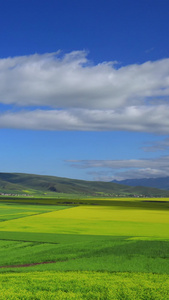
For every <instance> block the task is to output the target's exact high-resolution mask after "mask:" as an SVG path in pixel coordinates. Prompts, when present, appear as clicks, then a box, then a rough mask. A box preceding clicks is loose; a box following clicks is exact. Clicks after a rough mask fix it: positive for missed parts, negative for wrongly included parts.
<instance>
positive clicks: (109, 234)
mask: <svg viewBox="0 0 169 300" xmlns="http://www.w3.org/2000/svg"><path fill="white" fill-rule="evenodd" d="M16 201H17V200H16ZM87 201H88V200H87ZM90 201H93V200H90ZM95 201H97V199H95ZM99 201H104V200H103V199H102V200H99ZM107 202H109V204H108V205H106V206H103V203H102V204H101V205H98V204H97V205H89V203H91V204H92V203H93V202H87V203H84V204H83V205H80V206H69V205H66V206H63V205H62V206H58V205H37V204H36V205H31V204H26V203H23V204H21V203H20V204H19V203H9V201H8V202H7V201H6V200H5V201H4V203H3V202H1V203H0V273H1V274H0V286H1V293H0V299H169V207H168V205H169V201H168V199H162V198H161V199H154V198H153V199H147V198H146V199H141V200H140V199H132V200H131V199H129V198H128V199H124V198H122V199H119V200H117V199H109V200H108V199H107V200H106V202H105V203H107Z"/></svg>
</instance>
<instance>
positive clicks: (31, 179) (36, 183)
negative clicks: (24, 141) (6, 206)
mask: <svg viewBox="0 0 169 300" xmlns="http://www.w3.org/2000/svg"><path fill="white" fill-rule="evenodd" d="M0 193H1V194H2V193H9V194H28V195H46V196H55V195H56V194H58V193H66V194H78V195H86V196H87V195H88V196H102V197H104V196H136V195H138V196H141V195H143V196H148V197H151V196H152V197H160V196H161V197H169V191H164V190H159V189H156V188H147V187H141V186H140V187H131V186H127V185H122V184H119V183H113V182H103V181H101V182H100V181H85V180H77V179H69V178H62V177H55V176H43V175H34V174H22V173H0Z"/></svg>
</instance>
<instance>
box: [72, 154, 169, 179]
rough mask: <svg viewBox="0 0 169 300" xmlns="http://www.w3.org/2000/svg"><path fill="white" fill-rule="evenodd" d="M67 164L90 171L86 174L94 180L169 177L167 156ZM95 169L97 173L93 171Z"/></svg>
mask: <svg viewBox="0 0 169 300" xmlns="http://www.w3.org/2000/svg"><path fill="white" fill-rule="evenodd" d="M67 162H68V163H70V165H71V166H72V167H75V168H80V169H92V171H90V172H88V174H90V175H93V176H94V180H104V181H111V180H114V179H116V180H123V179H129V178H156V177H165V176H169V156H162V157H159V158H154V159H130V160H68V161H67ZM97 169H98V171H95V170H97ZM107 170H108V171H107ZM110 170H111V171H110Z"/></svg>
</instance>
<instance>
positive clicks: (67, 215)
mask: <svg viewBox="0 0 169 300" xmlns="http://www.w3.org/2000/svg"><path fill="white" fill-rule="evenodd" d="M0 230H2V231H20V232H24V231H25V232H44V233H58V234H61V233H67V234H89V235H116V236H117V235H123V236H144V237H146V236H147V237H157V238H158V237H161V238H169V211H164V210H150V209H149V210H145V209H137V208H136V209H133V208H132V209H130V208H120V207H106V206H105V207H104V206H79V207H74V208H68V209H65V210H59V211H53V212H47V213H43V214H40V215H34V216H28V217H25V218H21V219H16V220H9V221H6V222H1V223H0Z"/></svg>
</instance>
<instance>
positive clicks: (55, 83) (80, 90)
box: [0, 51, 169, 109]
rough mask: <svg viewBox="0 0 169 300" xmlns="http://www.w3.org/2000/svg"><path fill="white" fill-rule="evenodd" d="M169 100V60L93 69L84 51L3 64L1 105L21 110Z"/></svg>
mask: <svg viewBox="0 0 169 300" xmlns="http://www.w3.org/2000/svg"><path fill="white" fill-rule="evenodd" d="M168 95H169V59H163V60H159V61H155V62H151V61H148V62H146V63H143V64H140V65H139V64H133V65H129V66H123V67H118V68H117V65H116V64H115V63H113V62H103V63H100V64H97V65H92V64H90V62H89V61H88V59H87V53H86V52H85V51H74V52H71V53H68V54H66V55H64V56H60V54H59V53H57V52H56V53H51V54H44V55H38V54H35V55H30V56H21V57H13V58H7V59H0V102H1V103H4V104H16V105H20V106H29V105H35V106H46V105H48V106H51V107H55V108H60V107H64V108H73V107H74V108H89V109H114V108H117V107H118V108H119V107H124V106H130V105H137V104H139V103H142V104H143V102H144V101H145V100H146V99H147V98H150V97H157V96H159V97H162V96H168Z"/></svg>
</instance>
